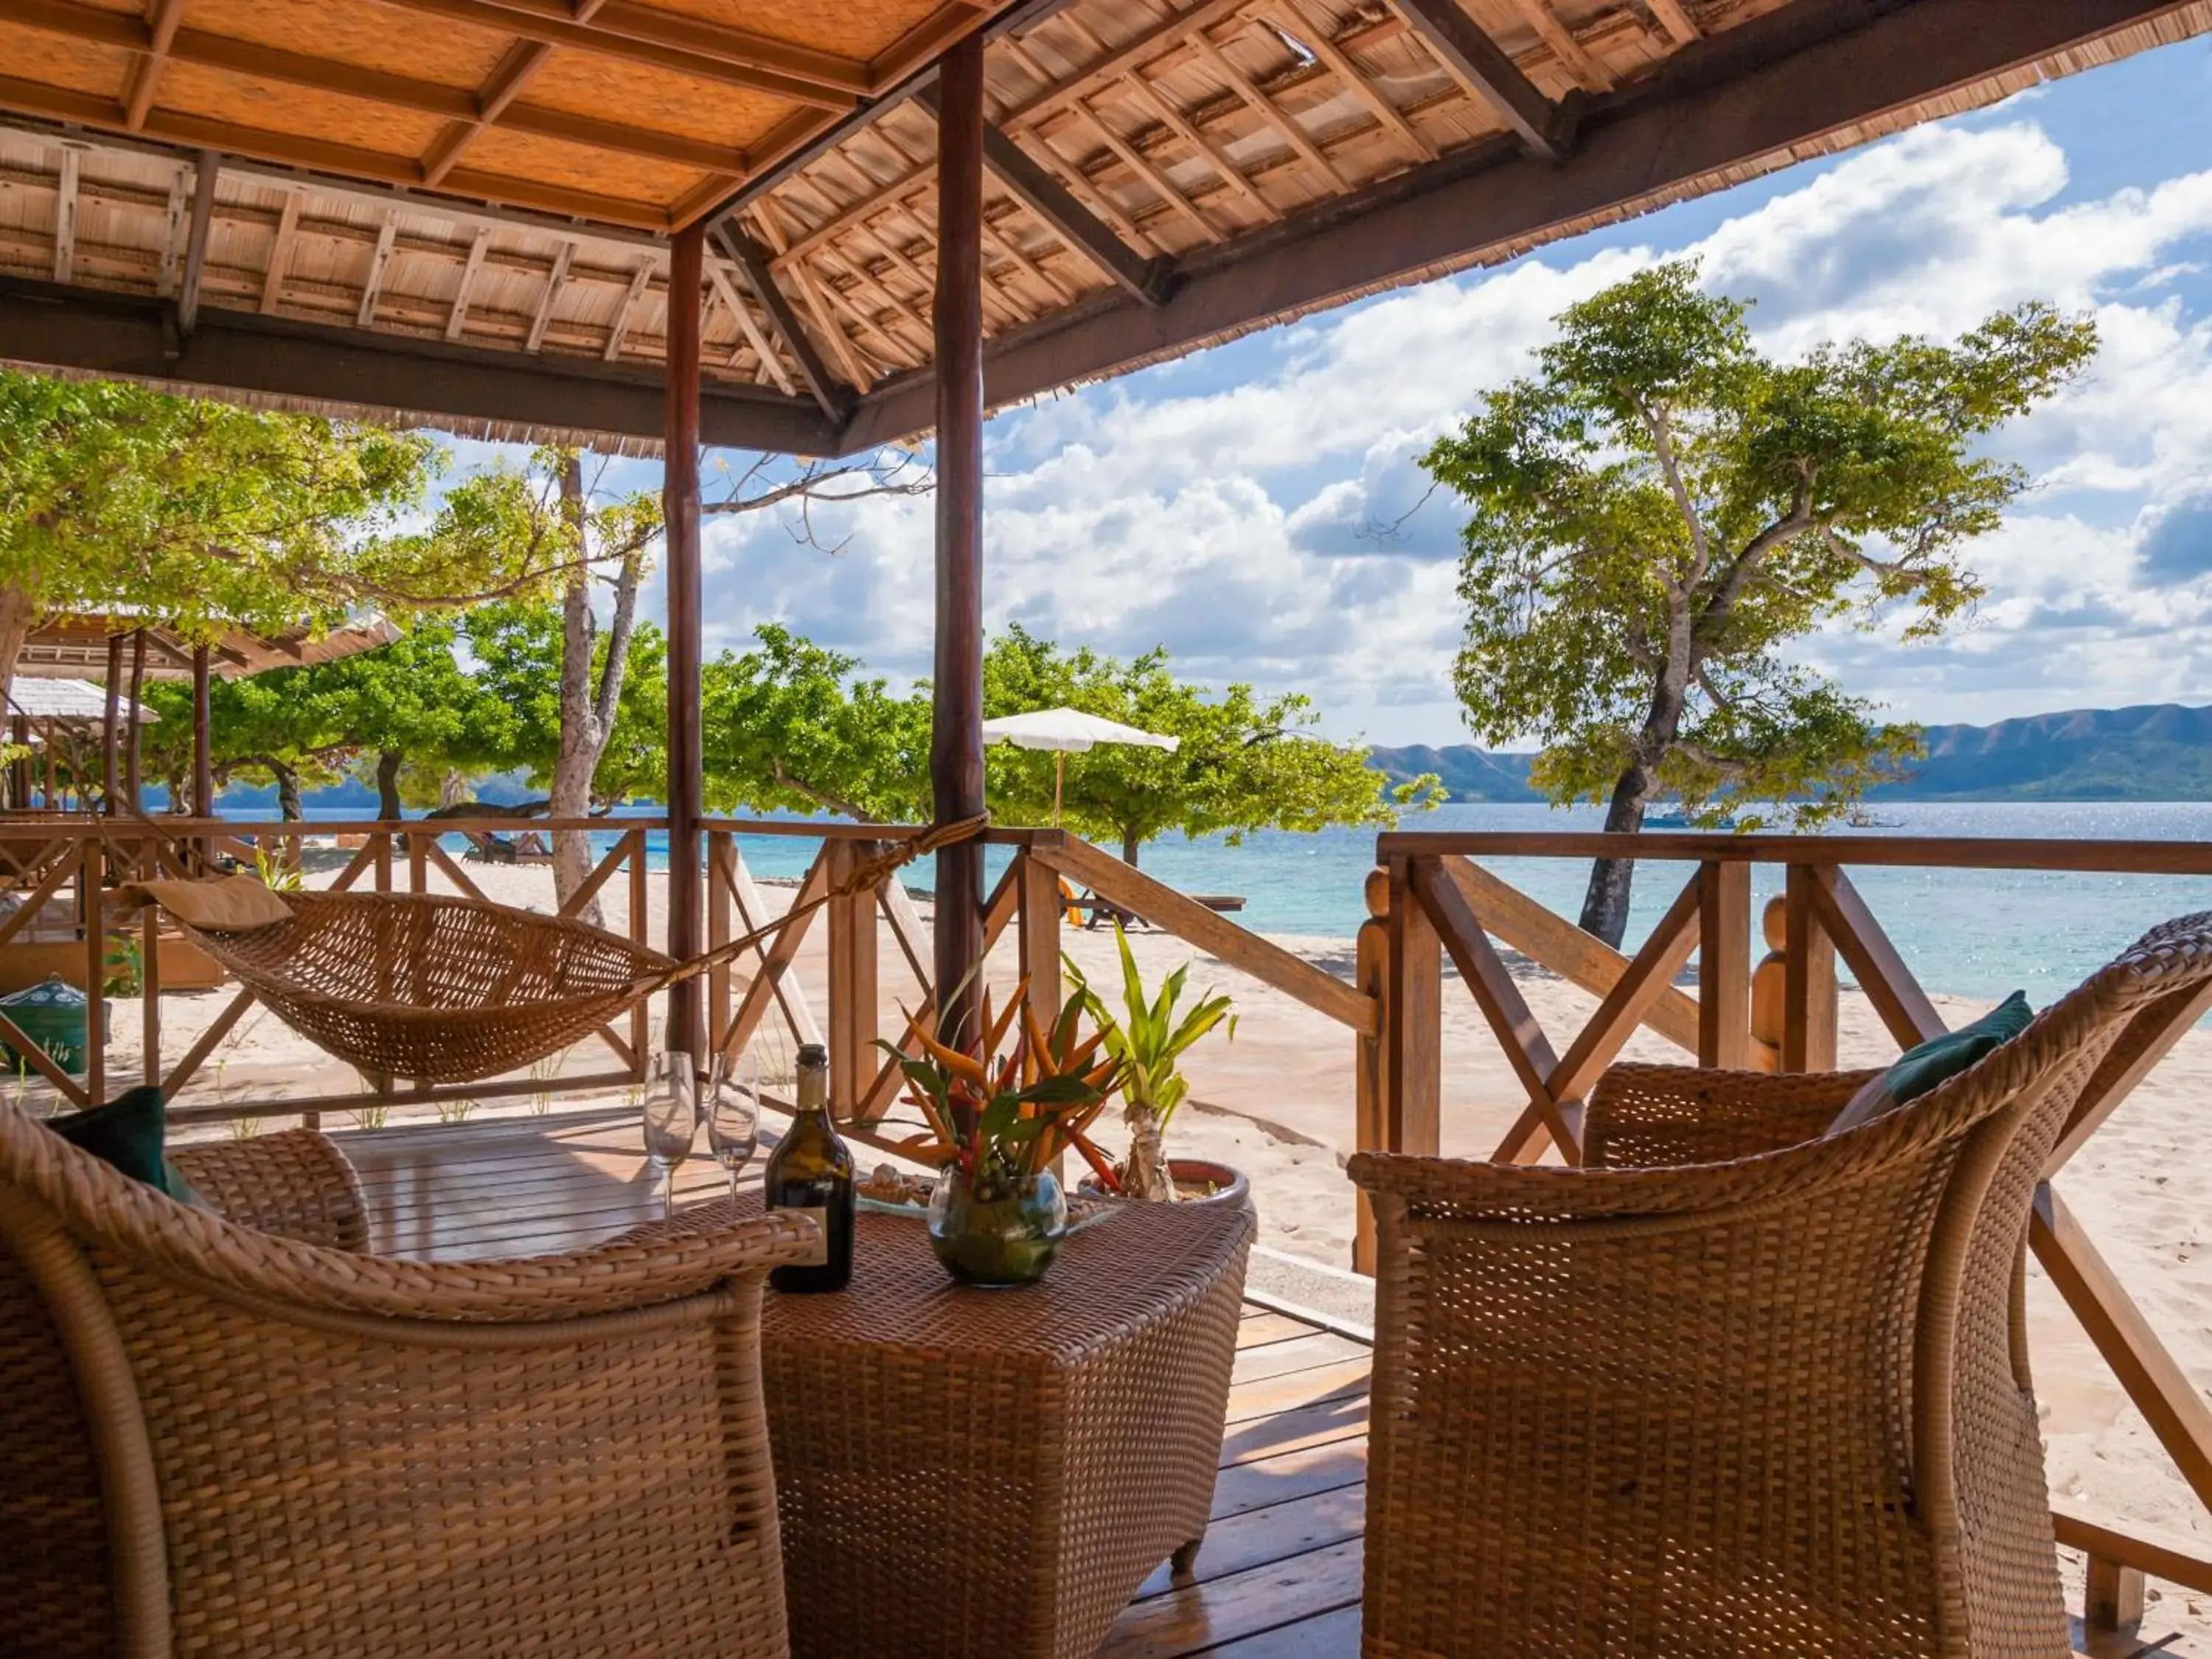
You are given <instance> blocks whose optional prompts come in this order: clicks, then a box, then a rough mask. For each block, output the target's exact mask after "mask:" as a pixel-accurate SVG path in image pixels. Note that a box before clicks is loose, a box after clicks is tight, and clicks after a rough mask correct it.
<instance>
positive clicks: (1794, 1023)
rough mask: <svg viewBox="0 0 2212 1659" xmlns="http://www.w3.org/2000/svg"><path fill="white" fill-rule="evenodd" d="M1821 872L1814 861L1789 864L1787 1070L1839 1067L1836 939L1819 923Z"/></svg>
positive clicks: (1784, 1045) (1784, 1033)
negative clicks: (1817, 902) (1816, 896)
mask: <svg viewBox="0 0 2212 1659" xmlns="http://www.w3.org/2000/svg"><path fill="white" fill-rule="evenodd" d="M1819 886H1820V877H1819V875H1818V874H1817V873H1816V872H1815V871H1814V868H1813V866H1811V865H1809V864H1793V865H1791V866H1790V872H1789V876H1788V886H1787V887H1786V889H1785V890H1784V904H1785V906H1786V907H1787V909H1786V914H1787V915H1788V918H1789V932H1788V936H1787V939H1785V941H1784V945H1783V947H1782V956H1783V969H1782V987H1783V988H1782V1069H1783V1070H1784V1071H1785V1072H1832V1071H1834V1070H1835V1069H1836V1006H1837V1004H1836V942H1835V941H1834V940H1833V939H1830V938H1829V937H1828V930H1827V929H1826V928H1825V927H1822V926H1821V925H1820V909H1819V908H1818V905H1817V904H1816V902H1815V899H1814V895H1815V893H1816V891H1817V890H1818V889H1819Z"/></svg>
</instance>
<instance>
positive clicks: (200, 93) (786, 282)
mask: <svg viewBox="0 0 2212 1659" xmlns="http://www.w3.org/2000/svg"><path fill="white" fill-rule="evenodd" d="M2207 27H2212V0H2185V3H2175V0H2037V3H2034V4H2032V5H2031V4H2025V3H2010V0H942V3H941V0H839V3H837V4H836V5H828V6H825V5H821V4H818V3H806V0H357V3H353V4H349V5H346V6H343V7H332V6H329V5H326V4H323V3H319V0H144V3H143V4H142V3H141V0H0V361H14V362H26V363H30V364H33V365H37V366H40V367H46V368H55V369H59V370H62V371H64V372H78V373H93V374H127V375H132V376H136V377H138V378H142V379H146V380H155V381H158V382H161V383H165V384H173V385H177V386H191V387H201V388H209V389H213V390H216V391H218V392H221V393H222V394H223V395H228V396H235V397H240V398H246V399H248V400H258V401H263V402H267V403H271V404H280V405H284V406H293V407H309V408H317V409H324V410H332V411H336V412H341V413H358V414H364V415H372V416H378V417H380V418H397V419H401V420H406V421H412V422H422V423H425V424H434V425H438V426H442V427H446V428H450V429H453V430H455V431H458V432H462V433H465V434H474V435H486V436H496V437H507V438H532V437H537V436H541V435H568V436H577V437H582V438H585V439H586V440H588V441H592V442H594V443H598V444H600V445H602V446H608V447H621V448H627V449H632V450H641V449H648V448H650V447H653V444H654V442H655V441H657V435H658V432H659V420H660V407H659V405H660V395H659V382H660V379H661V373H662V369H663V368H664V364H665V333H666V318H667V295H666V281H667V245H668V238H669V235H670V234H671V232H672V231H673V230H675V229H677V228H682V227H684V226H687V225H690V224H692V223H694V222H701V221H703V222H706V223H707V224H708V226H709V227H710V235H709V241H708V249H709V258H708V294H707V296H706V297H707V303H708V318H707V322H706V327H705V347H704V353H703V363H702V373H703V378H704V381H705V394H704V404H705V410H704V421H705V433H706V436H707V438H708V441H710V442H720V443H726V444H739V445H747V446H754V447H768V448H778V449H787V450H793V451H798V452H803V453H837V452H843V451H849V450H852V449H854V448H859V447H865V446H866V445H868V444H872V443H878V442H882V441H890V440H896V439H899V438H902V437H906V436H908V435H913V434H915V433H917V432H919V431H921V430H922V429H924V428H926V427H927V424H928V422H929V420H930V418H931V401H932V398H931V390H930V382H929V374H928V370H929V367H930V362H931V352H932V337H931V327H930V317H929V311H930V302H931V293H932V287H933V283H934V281H935V250H934V238H935V205H934V185H935V179H934V155H935V125H934V121H933V116H932V114H931V98H932V84H933V78H934V73H935V69H934V65H935V62H936V59H937V57H938V55H939V53H940V52H942V51H943V50H944V49H945V47H946V46H948V45H950V44H951V43H952V42H954V41H956V40H960V39H963V38H964V37H966V36H968V35H969V34H972V33H978V32H980V33H982V34H983V36H984V37H985V39H986V41H987V45H986V48H985V52H986V57H985V63H986V75H987V88H988V102H989V107H990V112H991V119H992V131H991V133H990V135H989V137H988V147H987V186H986V226H985V231H984V252H985V256H986V258H985V271H984V280H983V301H984V307H985V319H986V330H987V390H988V395H989V397H990V398H991V400H992V402H993V403H994V404H1005V403H1007V402H1010V401H1012V400H1015V399H1018V398H1025V397H1030V396H1033V395H1036V394H1038V393H1041V392H1047V391H1049V390H1051V389H1053V388H1054V387H1057V386H1063V385H1066V384H1070V383H1073V382H1077V381H1081V380H1089V379H1094V378H1097V377H1100V376H1103V375H1107V374H1118V373H1121V372H1124V371H1126V370H1127V369H1130V368H1134V367H1137V366H1139V365H1141V364H1144V363H1146V362H1155V361H1158V360H1160V359H1162V358H1164V357H1168V356H1175V355H1176V354H1178V353H1181V352H1185V351H1188V350H1191V349H1195V348H1197V347H1200V346H1202V345H1206V344H1209V343H1214V342H1217V341H1219V340H1222V339H1225V338H1229V337H1234V336H1235V335H1237V334H1238V333H1241V332H1243V331H1247V330H1249V329H1252V328H1255V327H1260V326H1264V325H1267V324H1268V323H1271V322H1274V321H1278V320H1280V319H1284V318H1286V317H1291V316H1297V315H1300V314H1304V313H1308V312H1310V311H1313V310H1316V309H1318V308H1321V307H1326V306H1329V305H1334V304H1339V303H1341V302H1343V301H1346V300H1347V299H1350V298H1352V297H1356V296H1357V295H1361V294H1364V293H1370V292H1373V291H1376V290H1377V289H1383V288H1388V287H1390V286H1394V285H1396V284H1400V283H1410V282H1415V281H1419V280H1422V279H1425V278H1426V277H1429V276H1435V275H1437V274H1439V273H1441V272H1444V271H1449V270H1458V269H1463V268H1465V267H1468V266H1469V265H1473V264H1480V263H1484V262H1489V261H1496V260H1500V259H1504V258H1510V257H1512V256H1513V255H1515V254H1517V253H1520V252H1524V251H1526V250H1527V249H1528V248H1531V247H1534V246H1538V245H1540V244H1541V243H1543V242H1545V241H1547V240H1553V239H1556V238H1559V237H1562V236H1567V235H1571V234H1575V233H1576V232H1577V231H1580V230H1583V229H1586V228H1590V227H1592V226H1595V225H1598V224H1602V223H1606V222H1612V221H1615V220H1619V219H1620V218H1623V217H1625V216H1630V215H1632V214H1636V213H1640V212H1643V211H1646V210H1650V209H1651V208H1653V207H1655V206H1657V205H1660V204H1664V203H1666V202H1668V201H1672V200H1675V199H1679V198H1680V197H1686V196H1691V195H1694V194H1697V193H1699V192H1701V191H1710V190H1713V189H1717V188H1720V187H1723V186H1724V185H1729V184H1731V183H1735V182H1737V181H1739V180H1741V179H1747V178H1751V177H1753V176H1756V175H1758V174H1760V173H1765V172H1768V171H1771V170H1772V169H1773V168H1775V167H1781V166H1784V165H1787V164H1788V163H1790V162H1791V161H1796V160H1800V159H1802V158H1804V157H1807V156H1810V155H1821V154H1826V153H1830V152H1832V151H1835V150H1838V149H1843V148H1845V147H1847V146H1850V145H1852V144H1856V143H1863V142H1865V141H1866V140H1868V139H1869V138H1872V137H1877V136H1880V135H1881V134H1883V133H1886V132H1889V131H1895V130H1897V129H1899V128H1901V127H1903V126H1905V125H1911V123H1914V122H1917V121H1920V120H1923V119H1927V118H1931V117H1934V116H1938V115H1942V114H1947V113H1950V112H1955V111H1958V110H1961V109H1965V108H1970V107H1972V106H1977V105H1981V104H1986V103H1988V102H1990V101H1992V100H1996V99H1997V98H2000V97H2002V96H2004V95H2006V94H2009V93H2011V92H2013V91H2015V90H2018V89H2020V88H2023V87H2026V86H2028V85H2031V84H2033V83H2034V82H2036V81H2038V80H2039V79H2042V78H2045V77H2047V76H2056V75H2062V74H2066V73H2069V72H2072V71H2074V70H2080V69H2083V68H2087V67H2090V66H2092V65H2093V64H2099V63H2103V62H2106V61H2109V60H2111V59H2112V58H2118V57H2122V56H2124V55H2126V54H2128V53H2130V52H2136V51H2140V50H2142V49H2143V48H2145V47H2148V46H2154V45H2158V44H2161V43H2164V42H2167V41H2171V40H2179V39H2182V38H2185V37H2186V36H2188V35H2191V34H2194V33H2200V32H2202V31H2203V30H2205V29H2206V28H2207Z"/></svg>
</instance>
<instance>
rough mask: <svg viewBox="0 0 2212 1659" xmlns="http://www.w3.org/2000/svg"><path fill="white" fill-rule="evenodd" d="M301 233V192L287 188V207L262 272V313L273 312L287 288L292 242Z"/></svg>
mask: <svg viewBox="0 0 2212 1659" xmlns="http://www.w3.org/2000/svg"><path fill="white" fill-rule="evenodd" d="M299 234H300V192H299V191H296V190H288V191H285V192H284V210H283V213H282V214H280V215H279V216H278V217H277V220H276V240H275V241H274V242H272V243H270V247H269V268H268V269H267V270H265V271H264V272H263V273H262V276H261V314H262V315H263V316H264V317H265V316H267V315H269V314H270V313H271V312H273V311H275V310H276V304H277V301H278V300H279V299H281V298H282V297H283V292H284V273H285V272H286V271H287V270H289V268H290V266H291V264H292V244H293V242H294V241H295V240H297V239H298V237H299Z"/></svg>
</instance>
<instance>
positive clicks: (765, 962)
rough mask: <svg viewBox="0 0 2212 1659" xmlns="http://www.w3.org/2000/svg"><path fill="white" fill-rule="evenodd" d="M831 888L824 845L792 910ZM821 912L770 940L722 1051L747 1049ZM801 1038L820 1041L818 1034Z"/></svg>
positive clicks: (741, 901)
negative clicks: (807, 932) (773, 996)
mask: <svg viewBox="0 0 2212 1659" xmlns="http://www.w3.org/2000/svg"><path fill="white" fill-rule="evenodd" d="M740 879H741V880H743V879H744V877H743V875H742V866H740ZM828 890H829V849H828V848H823V851H822V852H821V853H820V854H817V856H816V858H815V860H814V862H813V863H812V864H811V865H810V866H807V871H806V875H805V879H804V880H802V881H801V882H800V883H799V891H798V892H797V893H796V894H794V895H793V897H792V901H791V908H792V909H793V910H796V909H798V908H799V907H800V906H802V905H804V904H806V903H807V902H810V901H811V900H813V899H815V898H817V897H818V896H820V895H822V894H823V893H824V892H827V891H828ZM739 891H740V895H741V896H740V897H739V900H738V904H739V908H740V909H741V910H742V908H743V907H744V898H743V896H742V893H743V888H742V887H740V890H739ZM757 896H758V895H757V894H756V895H755V897H756V898H757ZM819 914H821V913H820V912H819V911H818V910H809V911H807V912H806V914H805V915H802V916H800V917H799V919H798V920H797V921H793V922H792V923H791V924H790V925H789V926H787V927H784V928H782V929H781V930H780V931H779V932H778V933H776V935H775V938H774V939H771V940H770V941H769V946H768V949H767V951H766V952H765V953H763V956H762V957H761V965H760V971H759V972H758V973H757V974H755V975H753V980H752V983H751V984H750V985H748V986H746V987H745V994H744V996H742V997H740V998H739V999H738V1012H737V1014H736V1016H735V1018H732V1020H731V1021H730V1029H729V1030H728V1031H727V1032H726V1033H725V1034H724V1035H723V1037H722V1052H723V1053H724V1054H727V1055H729V1056H731V1057H732V1058H735V1057H736V1056H737V1055H738V1054H741V1053H742V1052H744V1046H745V1044H746V1043H747V1042H750V1041H751V1040H752V1035H753V1032H754V1030H756V1028H757V1027H758V1026H759V1024H760V1022H761V1016H762V1015H763V1014H765V1013H766V1012H768V1005H769V998H770V997H771V996H772V995H773V994H775V986H776V983H777V981H780V980H781V978H782V977H783V976H784V975H786V974H787V973H788V972H789V971H790V970H791V964H792V963H793V962H795V961H797V960H798V957H799V945H800V944H801V943H802V942H803V941H804V940H805V938H806V930H807V929H808V928H810V927H812V926H813V925H814V919H815V917H816V916H817V915H819ZM745 925H746V927H748V928H750V927H757V926H758V924H757V922H753V921H750V920H748V921H746V924H745ZM802 1040H803V1041H806V1042H819V1041H821V1039H820V1038H819V1037H818V1036H814V1037H807V1038H804V1039H802Z"/></svg>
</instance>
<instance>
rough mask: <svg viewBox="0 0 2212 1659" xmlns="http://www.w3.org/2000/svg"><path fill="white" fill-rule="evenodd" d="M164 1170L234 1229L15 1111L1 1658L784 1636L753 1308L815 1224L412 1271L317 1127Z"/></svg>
mask: <svg viewBox="0 0 2212 1659" xmlns="http://www.w3.org/2000/svg"><path fill="white" fill-rule="evenodd" d="M177 1161H178V1163H179V1164H180V1165H181V1166H182V1167H183V1168H184V1170H185V1175H186V1176H187V1178H189V1179H190V1180H191V1182H193V1183H194V1185H195V1186H196V1187H197V1188H198V1189H199V1190H200V1192H201V1193H202V1194H203V1196H204V1197H205V1198H207V1199H209V1200H211V1201H212V1202H213V1203H215V1204H216V1205H217V1206H221V1207H222V1208H224V1209H226V1210H228V1212H229V1214H230V1215H231V1216H234V1217H236V1218H238V1219H237V1220H228V1219H224V1218H220V1217H218V1216H216V1215H214V1214H211V1213H209V1212H205V1211H203V1210H197V1209H191V1208H187V1207H186V1206H182V1205H179V1204H176V1203H173V1202H172V1201H171V1200H168V1199H167V1198H166V1197H164V1196H162V1195H161V1194H159V1193H156V1192H155V1191H153V1190H152V1189H151V1188H147V1187H143V1186H142V1185H140V1184H138V1183H137V1182H133V1181H131V1180H128V1179H126V1178H125V1177H124V1176H120V1175H118V1174H117V1173H115V1172H114V1171H113V1170H110V1169H109V1168H108V1167H107V1165H106V1164H101V1163H100V1162H98V1161H97V1160H95V1159H93V1158H89V1157H87V1156H86V1155H85V1154H83V1153H81V1152H78V1151H76V1149H75V1148H74V1147H72V1146H69V1145H68V1144H66V1143H65V1142H64V1141H63V1140H62V1139H61V1138H60V1137H59V1136H58V1135H55V1134H52V1133H49V1132H48V1131H47V1130H46V1129H45V1128H44V1127H41V1126H40V1125H39V1124H37V1123H36V1122H34V1121H32V1120H31V1119H30V1118H28V1117H27V1116H25V1115H22V1114H21V1113H20V1112H18V1111H16V1110H15V1109H13V1108H9V1107H4V1106H0V1398H4V1399H5V1401H6V1402H7V1404H6V1408H5V1415H4V1417H0V1540H3V1541H4V1545H0V1649H4V1650H5V1651H6V1652H7V1653H9V1655H11V1656H26V1659H28V1656H37V1659H46V1656H63V1655H67V1656H80V1655H82V1656H91V1655H102V1656H105V1655H109V1654H116V1655H122V1656H127V1659H155V1656H166V1655H171V1654H176V1655H222V1656H254V1659H258V1656H264V1655H266V1656H271V1659H275V1656H287V1659H298V1656H303V1655H343V1656H346V1659H367V1656H374V1655H386V1654H390V1655H400V1654H410V1655H411V1654H430V1653H491V1652H499V1653H544V1654H562V1655H566V1654H582V1653H652V1654H655V1655H662V1654H684V1655H699V1656H706V1655H713V1656H716V1659H722V1656H727V1655H733V1654H735V1655H758V1656H781V1655H783V1654H785V1653H786V1652H787V1644H786V1638H785V1625H784V1607H783V1590H782V1577H781V1566H780V1559H779V1553H778V1549H777V1541H776V1540H777V1533H776V1516H775V1487H774V1485H773V1483H772V1481H771V1480H770V1477H769V1455H768V1438H767V1431H766V1425H765V1421H764V1419H763V1412H762V1399H761V1392H760V1349H759V1323H758V1321H759V1310H760V1286H761V1282H762V1279H763V1276H764V1274H765V1273H766V1270H767V1269H768V1268H769V1267H770V1266H772V1265H773V1264H775V1262H778V1261H787V1260H790V1259H793V1257H795V1256H796V1255H800V1254H803V1251H804V1248H805V1245H804V1241H803V1238H802V1236H801V1230H800V1229H799V1227H798V1226H797V1225H795V1224H793V1223H792V1222H790V1221H788V1220H783V1219H757V1220H753V1221H750V1222H746V1223H742V1224H738V1225H732V1226H730V1227H729V1228H727V1229H726V1230H725V1231H722V1232H720V1234H717V1235H714V1236H712V1237H690V1238H686V1239H681V1240H674V1241H670V1242H667V1243H660V1244H641V1243H615V1244H612V1245H609V1246H606V1247H604V1248H601V1249H597V1250H594V1251H591V1252H587V1253H585V1254H580V1255H570V1256H551V1257H543V1258H538V1259H535V1260H532V1261H501V1262H471V1263H453V1264H438V1265H425V1264H421V1263H413V1262H406V1261H395V1260H391V1259H386V1258H380V1257H377V1256H374V1255H366V1254H362V1251H363V1249H364V1247H365V1246H366V1245H367V1243H368V1237H367V1228H366V1226H365V1225H364V1222H363V1218H362V1201H361V1194H360V1189H359V1187H358V1185H357V1184H356V1182H355V1180H354V1176H353V1173H352V1170H350V1168H349V1166H348V1165H347V1164H346V1162H345V1159H344V1158H343V1156H342V1155H341V1154H339V1153H338V1152H337V1150H336V1149H335V1148H334V1147H333V1146H331V1143H330V1142H329V1141H328V1140H325V1139H324V1138H323V1137H322V1136H320V1135H318V1134H314V1133H310V1132H307V1131H305V1130H295V1131H288V1132H285V1133H276V1134H269V1135H264V1136H259V1137H257V1138H255V1139H251V1140H246V1141H240V1142H237V1143H234V1144H229V1145H224V1146H207V1147H192V1148H188V1149H186V1150H185V1151H183V1152H180V1153H179V1155H178V1159H177ZM247 1221H252V1222H256V1223H258V1224H259V1225H262V1226H263V1227H265V1228H268V1229H270V1230H272V1231H252V1230H250V1229H249V1227H248V1226H246V1225H241V1224H242V1223H245V1222H247ZM280 1232H281V1233H283V1234H288V1235H289V1237H279V1236H278V1234H279V1233H280Z"/></svg>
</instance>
